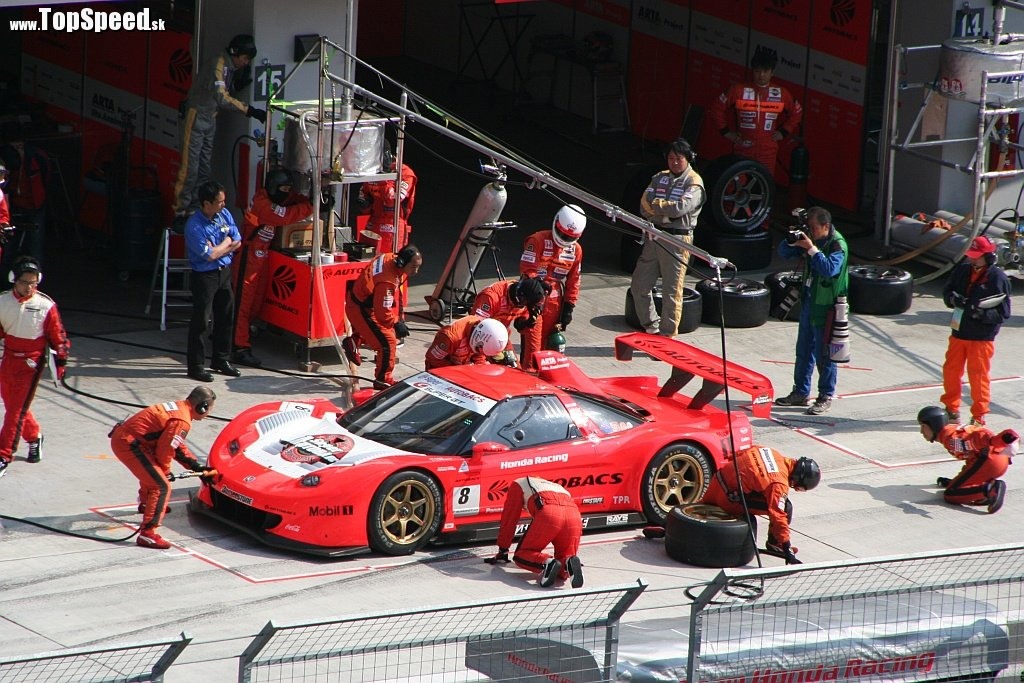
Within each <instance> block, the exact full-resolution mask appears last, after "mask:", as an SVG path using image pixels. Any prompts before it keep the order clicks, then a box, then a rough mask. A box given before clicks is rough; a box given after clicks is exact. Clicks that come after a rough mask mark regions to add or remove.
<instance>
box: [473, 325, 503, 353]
mask: <svg viewBox="0 0 1024 683" xmlns="http://www.w3.org/2000/svg"><path fill="white" fill-rule="evenodd" d="M506 345H508V328H507V327H505V326H504V325H502V324H501V323H500V322H498V321H497V320H495V319H494V318H484V319H483V320H481V321H480V322H478V323H477V324H476V325H474V326H473V332H472V334H470V335H469V346H470V348H471V349H473V352H474V353H482V354H484V355H485V356H496V355H497V354H499V353H501V352H502V351H504V350H505V346H506Z"/></svg>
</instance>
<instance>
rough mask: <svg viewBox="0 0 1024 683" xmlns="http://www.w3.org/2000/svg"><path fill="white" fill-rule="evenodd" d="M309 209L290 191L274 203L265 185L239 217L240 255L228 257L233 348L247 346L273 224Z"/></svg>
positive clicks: (297, 218) (260, 301)
mask: <svg viewBox="0 0 1024 683" xmlns="http://www.w3.org/2000/svg"><path fill="white" fill-rule="evenodd" d="M312 213H313V206H312V204H310V203H309V201H308V200H307V199H306V198H305V197H303V196H302V195H292V196H291V197H289V198H288V200H286V201H285V203H284V204H275V203H274V202H272V201H271V200H270V196H269V195H268V194H267V191H266V189H264V188H262V187H261V188H260V189H258V190H256V195H255V196H254V197H253V198H252V205H251V206H250V207H249V210H248V211H246V212H245V216H244V217H243V222H242V252H241V256H240V257H239V258H235V259H234V260H233V261H232V267H233V268H234V269H235V272H234V281H235V283H236V285H235V339H234V344H235V348H236V349H240V348H248V347H249V346H251V342H250V340H249V324H250V322H251V320H252V318H253V316H254V315H256V314H257V313H259V310H260V307H261V306H262V305H263V299H264V297H265V296H266V293H267V282H268V279H267V269H268V268H269V265H270V260H269V256H270V243H271V241H272V240H273V239H274V232H275V228H279V227H281V226H283V225H290V224H291V223H298V222H299V221H301V220H303V219H305V218H309V217H310V215H311V214H312Z"/></svg>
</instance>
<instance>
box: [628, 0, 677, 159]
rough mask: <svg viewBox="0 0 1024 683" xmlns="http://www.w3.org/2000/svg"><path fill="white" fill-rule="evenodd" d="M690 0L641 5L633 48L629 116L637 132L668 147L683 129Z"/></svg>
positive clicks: (641, 1) (640, 1) (636, 9)
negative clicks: (667, 143) (665, 143)
mask: <svg viewBox="0 0 1024 683" xmlns="http://www.w3.org/2000/svg"><path fill="white" fill-rule="evenodd" d="M689 5H690V2H689V0H637V2H636V3H634V5H633V22H632V31H633V32H632V35H631V39H630V45H629V79H628V82H629V94H628V99H629V115H630V120H631V122H632V124H633V132H634V133H635V134H637V135H639V136H640V137H642V138H645V139H649V140H658V141H660V142H668V141H670V140H672V139H674V138H675V137H676V136H678V135H679V131H680V129H681V128H682V125H683V116H684V115H685V110H684V102H683V100H684V96H685V92H686V62H687V45H688V43H689V33H690V10H689Z"/></svg>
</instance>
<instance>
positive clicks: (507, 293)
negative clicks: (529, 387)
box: [472, 277, 551, 367]
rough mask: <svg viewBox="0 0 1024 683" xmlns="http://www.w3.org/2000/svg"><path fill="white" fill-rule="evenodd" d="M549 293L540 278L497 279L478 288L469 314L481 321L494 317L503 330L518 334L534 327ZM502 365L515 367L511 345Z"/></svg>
mask: <svg viewBox="0 0 1024 683" xmlns="http://www.w3.org/2000/svg"><path fill="white" fill-rule="evenodd" d="M549 291H551V285H549V284H547V283H546V282H544V281H543V280H541V279H540V278H535V277H522V278H519V279H518V280H501V281H499V282H495V283H494V284H492V285H488V286H486V287H484V288H483V289H481V290H480V291H479V292H478V293H477V295H476V298H475V299H474V300H473V309H472V311H473V314H474V315H478V316H480V317H481V318H494V319H495V320H497V321H498V322H500V323H501V324H502V325H504V326H505V327H506V329H508V328H511V327H515V328H516V330H517V331H518V332H522V331H523V330H525V329H528V328H530V327H533V326H534V325H536V324H537V318H538V317H540V314H541V311H542V310H543V304H544V298H545V297H546V296H547V295H548V292H549ZM504 360H505V363H506V365H510V366H511V367H516V365H517V361H516V357H515V353H514V352H513V351H512V342H511V340H509V343H508V344H507V345H506V346H505V359H504Z"/></svg>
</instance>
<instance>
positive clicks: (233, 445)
mask: <svg viewBox="0 0 1024 683" xmlns="http://www.w3.org/2000/svg"><path fill="white" fill-rule="evenodd" d="M240 450H242V447H241V446H240V445H239V444H238V439H231V441H230V443H228V455H230V456H231V457H232V458H233V457H235V456H236V455H238V451H240Z"/></svg>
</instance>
